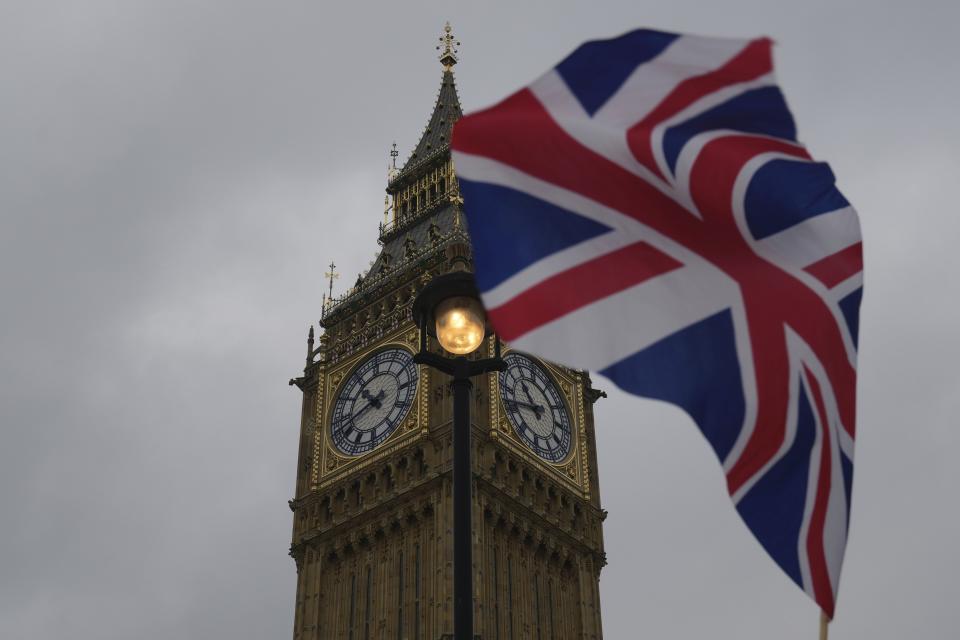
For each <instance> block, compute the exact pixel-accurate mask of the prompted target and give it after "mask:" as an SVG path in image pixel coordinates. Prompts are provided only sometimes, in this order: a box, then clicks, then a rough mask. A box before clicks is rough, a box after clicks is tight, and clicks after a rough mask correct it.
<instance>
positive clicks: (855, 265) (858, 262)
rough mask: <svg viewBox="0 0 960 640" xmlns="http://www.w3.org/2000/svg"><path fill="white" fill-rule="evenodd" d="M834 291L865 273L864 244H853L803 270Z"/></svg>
mask: <svg viewBox="0 0 960 640" xmlns="http://www.w3.org/2000/svg"><path fill="white" fill-rule="evenodd" d="M803 270H804V271H806V272H807V273H809V274H810V275H812V276H813V277H814V278H816V279H817V280H819V281H820V282H822V283H823V284H824V285H826V287H827V288H828V289H832V288H833V287H835V286H837V285H838V284H840V283H841V282H843V281H844V280H846V279H847V278H849V277H851V276H854V275H856V274H858V273H860V272H861V271H863V243H862V242H858V243H856V244H852V245H850V246H849V247H847V248H846V249H842V250H840V251H838V252H836V253H834V254H833V255H830V256H827V257H826V258H823V259H822V260H818V261H817V262H814V263H813V264H811V265H809V266H807V267H804V269H803Z"/></svg>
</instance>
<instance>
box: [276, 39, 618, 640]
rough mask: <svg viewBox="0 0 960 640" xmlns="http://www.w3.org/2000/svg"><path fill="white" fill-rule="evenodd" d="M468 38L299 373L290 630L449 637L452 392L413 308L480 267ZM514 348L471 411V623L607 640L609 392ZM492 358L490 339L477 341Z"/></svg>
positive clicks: (447, 68) (509, 638)
mask: <svg viewBox="0 0 960 640" xmlns="http://www.w3.org/2000/svg"><path fill="white" fill-rule="evenodd" d="M458 45H459V43H458V42H456V41H455V40H454V38H453V37H452V35H451V33H450V26H449V25H447V27H446V28H445V31H444V35H443V36H442V37H441V38H440V46H439V47H438V49H439V50H440V62H441V64H442V65H443V74H442V77H441V83H440V90H439V93H438V95H437V99H436V103H435V104H434V108H433V113H432V115H431V116H430V120H429V121H428V123H427V126H426V129H425V130H424V132H423V134H422V136H421V138H420V141H419V142H418V143H417V145H416V147H415V148H414V150H413V151H412V152H411V154H410V156H409V158H408V159H407V161H406V163H405V164H403V166H402V168H400V169H395V168H394V169H391V172H390V175H389V177H388V183H387V196H388V200H387V207H386V212H385V219H384V221H383V222H382V223H381V224H380V230H379V231H380V233H379V243H380V245H381V250H380V253H379V255H378V257H377V259H376V261H375V262H374V263H373V265H372V267H371V268H370V270H369V271H368V272H367V273H366V274H364V275H363V276H361V277H360V278H358V279H357V281H356V285H355V286H354V287H353V288H352V289H350V290H349V291H347V292H346V293H345V294H344V295H342V296H341V297H338V298H331V299H327V300H326V301H325V303H324V307H323V317H322V319H321V322H320V325H321V327H322V330H323V331H322V334H321V335H320V336H319V338H318V339H317V341H316V342H315V340H314V333H313V329H312V328H311V330H310V334H309V337H308V340H307V362H306V367H305V369H304V372H303V375H302V376H301V377H298V378H296V379H295V380H291V384H296V386H297V387H299V388H300V390H301V391H302V392H303V405H302V406H303V409H302V413H301V428H300V450H299V457H298V462H297V474H296V490H295V491H296V493H295V497H294V499H293V500H291V501H290V508H291V509H292V510H293V542H292V544H291V547H290V555H291V556H293V558H294V560H295V562H296V567H297V596H296V605H295V613H294V631H293V637H294V639H295V640H308V639H310V640H328V639H338V640H339V639H342V640H368V639H373V638H377V639H381V638H389V639H394V638H396V639H397V640H442V639H443V638H450V637H452V636H451V634H452V630H453V566H452V563H453V538H452V533H453V532H452V520H453V518H452V501H451V488H452V478H451V462H452V451H451V426H452V418H453V400H452V395H451V391H450V386H449V382H450V380H449V378H448V377H447V376H445V375H444V374H441V373H439V372H437V371H435V370H431V369H430V368H429V367H426V366H423V365H417V364H414V362H413V355H414V353H415V352H416V350H417V347H418V344H419V342H418V341H419V333H418V331H417V328H416V326H415V325H414V323H413V320H412V317H411V305H412V303H413V299H414V298H415V297H416V294H417V293H418V292H419V291H420V290H421V289H422V288H423V286H424V285H425V284H426V283H427V282H429V281H430V280H431V279H432V278H434V277H436V276H438V275H440V274H443V273H446V272H448V271H451V270H455V269H462V268H467V269H471V268H472V262H471V257H470V244H469V236H468V233H467V229H466V227H465V218H464V217H463V214H462V210H461V207H462V203H463V200H462V198H461V196H460V192H459V189H458V187H457V180H456V176H455V173H454V167H453V163H452V161H451V157H450V147H449V142H450V132H451V130H452V127H453V124H454V122H456V120H457V119H458V118H459V117H460V115H461V113H462V112H461V108H460V100H459V97H458V95H457V88H456V84H455V81H454V76H453V71H452V69H453V66H454V65H455V64H456V62H457V46H458ZM391 155H394V156H395V152H393V153H392V154H391ZM333 273H334V272H333V270H332V266H331V272H330V275H331V277H333V275H332V274H333ZM431 348H432V349H437V350H438V349H440V347H439V346H438V345H437V344H436V343H435V342H434V343H432V344H431ZM504 353H505V355H504V359H505V360H506V362H507V365H508V366H507V370H506V371H504V372H502V373H491V374H486V375H484V376H480V377H478V378H477V379H476V380H475V381H474V387H473V397H472V403H473V406H472V407H471V409H470V415H471V420H472V426H471V428H472V448H473V450H472V464H473V470H472V471H473V483H474V484H473V514H474V515H473V523H474V526H473V545H474V551H473V561H474V566H473V576H474V580H473V584H474V627H475V634H476V635H477V637H478V638H480V639H482V640H521V639H534V638H535V639H537V640H551V639H558V640H559V639H569V640H574V639H576V640H588V639H589V640H593V639H599V638H601V625H600V601H599V591H598V582H599V577H600V569H601V567H603V565H604V563H605V556H604V552H603V536H602V526H601V523H602V521H603V519H604V516H605V512H604V511H603V510H602V509H601V508H600V496H599V488H598V483H597V465H596V448H595V442H594V425H593V410H592V405H593V402H594V401H596V399H597V398H598V397H599V396H600V395H601V392H599V391H596V390H594V389H593V388H592V387H591V384H590V377H589V376H588V375H587V373H586V372H583V371H578V370H572V369H567V368H565V367H560V366H557V365H554V364H551V363H549V362H545V361H542V360H538V359H536V358H534V357H532V356H529V355H526V354H523V353H520V352H516V351H510V350H509V348H506V349H505V350H504ZM492 355H493V339H492V338H491V339H490V341H489V342H488V343H487V344H486V345H484V346H482V347H481V348H480V349H478V350H477V352H476V353H475V356H476V357H485V356H492Z"/></svg>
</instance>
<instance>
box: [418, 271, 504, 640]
mask: <svg viewBox="0 0 960 640" xmlns="http://www.w3.org/2000/svg"><path fill="white" fill-rule="evenodd" d="M413 319H414V321H415V322H416V323H417V325H418V326H419V327H420V352H419V353H418V354H417V355H416V356H414V358H413V361H414V362H417V363H420V364H426V365H429V366H431V367H433V368H434V369H437V370H439V371H442V372H443V373H446V374H447V375H449V376H452V377H453V384H452V386H453V637H454V640H473V525H472V523H471V509H472V499H471V495H470V494H471V475H472V474H471V466H470V390H471V388H472V387H473V383H471V382H470V378H472V377H473V376H477V375H480V374H481V373H489V372H491V371H503V370H504V369H506V367H507V365H506V363H505V362H504V361H503V359H502V358H501V357H500V338H497V339H496V351H495V354H496V355H495V356H494V357H493V358H483V359H480V360H468V359H467V357H466V356H467V355H468V354H470V353H473V352H474V351H476V349H477V347H479V346H480V345H481V344H483V342H484V339H485V338H486V337H487V336H488V334H489V331H488V329H487V326H486V314H485V313H484V310H483V305H481V304H480V298H479V295H478V293H477V288H476V285H475V284H474V281H473V276H472V275H471V274H469V273H466V272H463V271H457V272H453V273H447V274H444V275H442V276H437V277H436V278H434V279H433V280H431V281H430V282H429V283H428V284H427V286H425V287H424V288H423V291H421V292H420V294H419V295H418V296H417V298H416V299H415V300H414V301H413ZM428 333H429V334H430V335H432V336H435V337H436V338H437V341H438V342H439V343H440V346H442V347H443V348H444V349H445V350H446V351H448V352H450V353H453V354H455V355H454V357H452V358H448V357H445V356H441V355H438V354H436V353H431V352H429V351H428V350H427V334H428Z"/></svg>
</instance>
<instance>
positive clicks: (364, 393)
mask: <svg viewBox="0 0 960 640" xmlns="http://www.w3.org/2000/svg"><path fill="white" fill-rule="evenodd" d="M360 395H361V396H363V397H364V398H366V399H367V401H368V402H369V403H370V404H372V405H373V406H375V407H376V408H377V409H379V408H380V401H381V400H383V389H380V393H378V394H377V396H376V397H373V396H371V395H370V392H369V391H367V390H366V389H364V390H363V391H361V392H360Z"/></svg>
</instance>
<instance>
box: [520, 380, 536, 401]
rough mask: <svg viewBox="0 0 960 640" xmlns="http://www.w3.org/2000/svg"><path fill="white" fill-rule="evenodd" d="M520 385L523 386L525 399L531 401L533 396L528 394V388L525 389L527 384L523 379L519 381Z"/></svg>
mask: <svg viewBox="0 0 960 640" xmlns="http://www.w3.org/2000/svg"><path fill="white" fill-rule="evenodd" d="M520 386H521V387H523V392H524V393H525V394H526V396H527V400H529V401H530V402H533V398H532V397H531V396H530V390H529V389H527V384H526V383H525V382H524V381H523V380H521V381H520Z"/></svg>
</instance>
